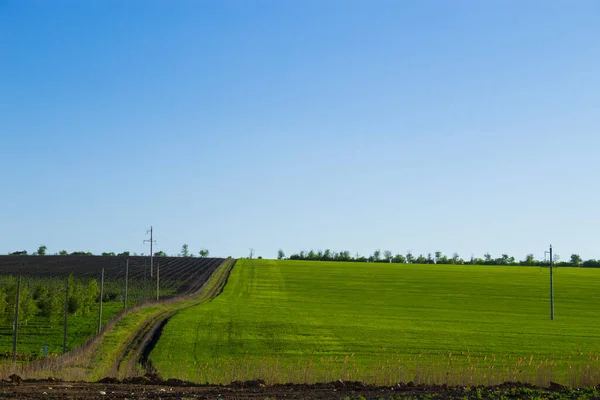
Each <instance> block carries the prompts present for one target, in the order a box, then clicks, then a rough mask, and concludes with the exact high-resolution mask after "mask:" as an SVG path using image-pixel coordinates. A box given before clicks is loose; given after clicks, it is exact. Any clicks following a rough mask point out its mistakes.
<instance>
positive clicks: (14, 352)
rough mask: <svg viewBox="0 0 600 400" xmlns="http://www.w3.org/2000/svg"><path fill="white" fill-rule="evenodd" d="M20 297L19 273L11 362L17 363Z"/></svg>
mask: <svg viewBox="0 0 600 400" xmlns="http://www.w3.org/2000/svg"><path fill="white" fill-rule="evenodd" d="M20 296H21V271H19V280H18V282H17V298H16V301H15V321H14V332H13V362H15V361H17V335H18V334H19V297H20Z"/></svg>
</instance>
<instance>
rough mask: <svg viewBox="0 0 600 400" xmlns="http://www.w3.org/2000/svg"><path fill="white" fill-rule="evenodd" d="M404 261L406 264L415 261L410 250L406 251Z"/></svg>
mask: <svg viewBox="0 0 600 400" xmlns="http://www.w3.org/2000/svg"><path fill="white" fill-rule="evenodd" d="M406 262H407V263H408V264H412V263H414V262H415V256H413V255H412V252H411V251H410V250H409V251H407V252H406Z"/></svg>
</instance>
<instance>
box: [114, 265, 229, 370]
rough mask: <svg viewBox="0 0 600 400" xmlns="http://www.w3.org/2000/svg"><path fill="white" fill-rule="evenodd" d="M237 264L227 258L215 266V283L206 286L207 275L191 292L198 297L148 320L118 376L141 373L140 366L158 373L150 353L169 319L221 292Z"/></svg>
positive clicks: (123, 359)
mask: <svg viewBox="0 0 600 400" xmlns="http://www.w3.org/2000/svg"><path fill="white" fill-rule="evenodd" d="M234 265H235V260H226V261H225V262H223V263H222V264H221V266H219V267H218V268H216V269H215V271H214V274H212V275H211V276H215V277H216V279H217V281H216V283H215V285H211V286H210V287H207V284H208V283H209V279H210V277H211V276H208V277H206V280H205V282H204V283H203V284H202V285H201V286H200V287H199V288H198V289H197V290H196V291H195V292H194V293H193V294H190V296H193V297H197V298H196V299H195V301H193V302H189V303H186V304H185V305H182V306H181V307H179V308H176V309H174V310H171V311H165V312H163V313H161V314H159V315H158V316H156V317H154V318H152V319H151V320H150V321H148V323H147V324H146V326H145V329H144V330H143V331H140V332H138V334H137V335H136V336H135V337H134V338H133V339H132V340H131V342H130V343H129V345H128V346H127V350H126V351H125V352H124V353H123V354H122V356H121V357H120V358H119V361H118V363H117V365H116V371H115V372H116V374H115V375H119V376H129V375H139V372H140V371H139V369H140V368H141V369H142V370H144V371H145V372H146V373H156V372H157V371H156V368H155V367H154V366H153V365H152V362H151V360H150V359H149V356H150V354H151V353H152V350H153V349H154V347H155V346H156V343H158V340H159V339H160V337H161V335H162V331H163V329H164V327H165V326H166V325H167V323H168V322H169V320H170V319H171V318H172V317H173V316H174V315H175V314H177V313H178V312H179V311H182V310H185V309H188V308H190V307H194V306H196V305H198V304H201V303H204V302H206V301H211V300H213V299H214V298H215V297H217V296H218V295H219V294H221V293H222V291H223V288H224V287H225V285H226V284H227V281H228V279H229V275H230V273H231V270H232V268H233V266H234Z"/></svg>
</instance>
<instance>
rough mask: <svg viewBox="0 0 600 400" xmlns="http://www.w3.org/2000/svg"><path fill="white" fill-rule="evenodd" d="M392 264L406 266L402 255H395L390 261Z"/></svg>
mask: <svg viewBox="0 0 600 400" xmlns="http://www.w3.org/2000/svg"><path fill="white" fill-rule="evenodd" d="M392 262H395V263H398V264H406V258H405V257H404V256H403V255H402V254H396V255H395V256H394V258H393V259H392Z"/></svg>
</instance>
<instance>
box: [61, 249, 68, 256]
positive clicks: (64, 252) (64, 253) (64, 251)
mask: <svg viewBox="0 0 600 400" xmlns="http://www.w3.org/2000/svg"><path fill="white" fill-rule="evenodd" d="M58 255H59V256H68V255H69V252H67V251H66V250H61V251H59V252H58Z"/></svg>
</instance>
